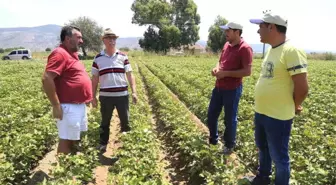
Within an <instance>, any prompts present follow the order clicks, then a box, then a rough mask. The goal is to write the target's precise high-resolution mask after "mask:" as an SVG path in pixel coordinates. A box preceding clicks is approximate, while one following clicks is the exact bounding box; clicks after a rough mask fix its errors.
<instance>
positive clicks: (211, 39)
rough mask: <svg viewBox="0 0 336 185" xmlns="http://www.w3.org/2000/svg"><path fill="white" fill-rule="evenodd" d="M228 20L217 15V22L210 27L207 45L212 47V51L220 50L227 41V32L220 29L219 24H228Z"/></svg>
mask: <svg viewBox="0 0 336 185" xmlns="http://www.w3.org/2000/svg"><path fill="white" fill-rule="evenodd" d="M227 22H228V21H227V20H226V19H225V18H224V17H222V16H217V18H216V20H215V23H214V24H213V25H212V26H211V27H210V28H209V35H208V42H207V47H209V48H210V50H211V51H212V52H219V51H220V50H221V49H222V48H223V46H224V44H225V42H226V37H225V32H224V31H223V30H221V29H220V27H219V26H221V25H225V24H227Z"/></svg>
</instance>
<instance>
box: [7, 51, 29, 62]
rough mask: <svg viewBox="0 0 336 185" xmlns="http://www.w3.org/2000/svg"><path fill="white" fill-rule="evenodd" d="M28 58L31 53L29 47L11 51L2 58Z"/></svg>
mask: <svg viewBox="0 0 336 185" xmlns="http://www.w3.org/2000/svg"><path fill="white" fill-rule="evenodd" d="M21 59H22V60H28V59H32V54H31V51H30V50H29V49H17V50H13V51H11V52H10V53H9V54H8V55H4V56H3V57H2V60H21Z"/></svg>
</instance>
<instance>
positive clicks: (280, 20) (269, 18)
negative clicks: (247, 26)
mask: <svg viewBox="0 0 336 185" xmlns="http://www.w3.org/2000/svg"><path fill="white" fill-rule="evenodd" d="M250 22H251V23H253V24H261V23H270V24H277V25H280V26H284V27H286V28H287V25H288V20H287V18H285V17H283V16H280V15H278V14H274V13H272V12H270V11H269V12H266V13H265V14H264V16H263V17H262V18H261V19H250Z"/></svg>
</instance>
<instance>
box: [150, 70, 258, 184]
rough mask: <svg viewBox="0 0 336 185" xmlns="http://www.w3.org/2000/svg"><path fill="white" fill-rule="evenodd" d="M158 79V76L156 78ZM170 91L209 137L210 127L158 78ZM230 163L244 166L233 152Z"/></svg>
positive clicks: (250, 174)
mask: <svg viewBox="0 0 336 185" xmlns="http://www.w3.org/2000/svg"><path fill="white" fill-rule="evenodd" d="M145 67H146V66H145ZM152 74H153V75H155V74H154V73H152ZM155 76H156V75H155ZM156 77H157V76H156ZM157 78H158V79H159V80H160V81H161V82H162V83H163V84H164V85H165V86H166V87H167V89H168V90H169V92H170V94H171V95H172V97H173V98H174V99H175V100H177V101H179V102H180V103H181V104H182V105H183V107H185V108H186V110H187V111H188V113H189V116H190V118H191V119H192V120H193V121H194V122H195V124H196V126H197V127H198V128H199V129H200V131H202V132H204V133H206V134H207V135H209V129H208V127H207V126H206V125H205V124H204V123H203V122H202V121H201V120H200V119H199V118H198V117H197V116H196V115H195V114H194V113H193V112H191V111H190V109H189V108H188V107H187V106H186V104H185V103H184V102H183V101H181V100H180V98H179V97H178V95H176V94H175V93H174V92H173V91H172V90H171V89H170V88H169V87H168V86H167V85H166V84H165V83H164V82H163V81H162V80H161V79H160V78H159V77H157ZM218 147H219V148H223V147H224V144H223V143H222V142H221V141H220V140H219V141H218ZM229 159H230V160H229V161H228V162H230V163H234V164H235V165H244V164H243V162H242V161H241V160H240V159H239V158H238V156H237V154H236V153H235V152H233V153H232V154H231V155H230V156H229ZM250 176H253V173H252V172H250V171H248V173H247V174H244V175H241V176H240V177H239V178H244V177H245V178H247V177H250Z"/></svg>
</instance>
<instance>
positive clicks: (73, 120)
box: [57, 104, 82, 154]
mask: <svg viewBox="0 0 336 185" xmlns="http://www.w3.org/2000/svg"><path fill="white" fill-rule="evenodd" d="M61 107H62V112H63V119H62V120H58V121H57V128H58V135H59V144H58V148H57V153H58V154H60V153H63V154H69V153H71V152H72V148H73V141H75V140H79V139H80V122H81V120H82V118H81V115H80V113H79V112H78V109H77V107H76V105H73V104H61Z"/></svg>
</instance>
